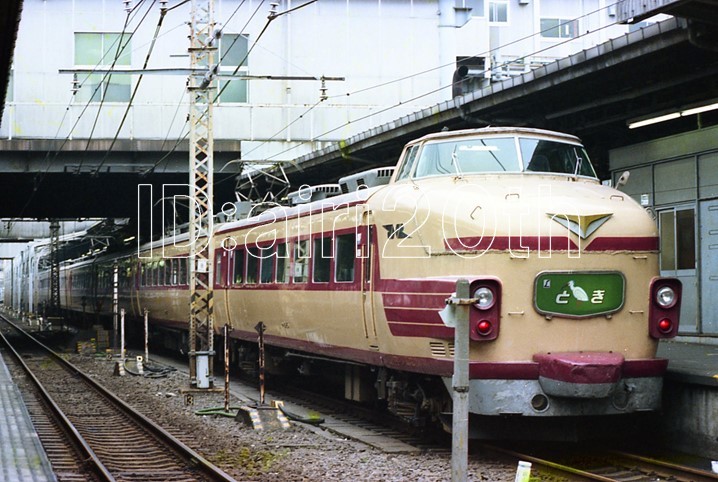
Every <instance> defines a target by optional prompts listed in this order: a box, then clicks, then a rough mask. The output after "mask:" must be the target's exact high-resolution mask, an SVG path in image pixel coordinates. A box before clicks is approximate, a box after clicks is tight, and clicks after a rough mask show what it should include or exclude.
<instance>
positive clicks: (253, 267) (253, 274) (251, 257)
mask: <svg viewBox="0 0 718 482" xmlns="http://www.w3.org/2000/svg"><path fill="white" fill-rule="evenodd" d="M259 256H260V252H259V248H247V278H246V283H247V284H255V283H257V281H258V280H259V276H258V274H259Z"/></svg>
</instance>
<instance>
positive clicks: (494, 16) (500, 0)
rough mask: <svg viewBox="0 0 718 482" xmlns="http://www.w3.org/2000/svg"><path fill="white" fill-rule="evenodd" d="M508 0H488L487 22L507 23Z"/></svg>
mask: <svg viewBox="0 0 718 482" xmlns="http://www.w3.org/2000/svg"><path fill="white" fill-rule="evenodd" d="M508 21H509V0H489V23H508Z"/></svg>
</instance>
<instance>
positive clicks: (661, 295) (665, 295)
mask: <svg viewBox="0 0 718 482" xmlns="http://www.w3.org/2000/svg"><path fill="white" fill-rule="evenodd" d="M656 303H658V305H659V306H661V307H662V308H671V307H672V306H673V305H674V304H676V292H675V291H673V288H671V287H670V286H664V287H662V288H659V289H658V291H656Z"/></svg>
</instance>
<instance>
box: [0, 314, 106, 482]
mask: <svg viewBox="0 0 718 482" xmlns="http://www.w3.org/2000/svg"><path fill="white" fill-rule="evenodd" d="M0 318H1V319H2V320H3V321H5V322H6V323H9V324H10V325H12V326H13V327H15V328H17V327H16V326H15V325H14V324H13V323H12V322H10V321H9V320H8V319H7V318H5V317H4V316H2V315H0ZM0 339H2V342H3V344H4V345H5V347H6V348H7V349H8V351H10V353H11V354H12V356H13V357H14V358H15V361H16V362H17V363H18V364H19V365H20V366H21V367H22V369H23V370H24V371H25V374H26V375H27V377H28V378H29V379H30V380H31V381H32V383H33V385H34V386H35V388H36V389H37V391H38V393H39V394H40V396H41V397H42V399H43V400H44V401H45V403H47V405H48V406H49V407H50V410H52V413H53V415H54V416H55V418H56V419H57V420H58V421H59V422H60V425H62V428H63V429H64V430H65V432H66V433H67V434H69V436H70V438H71V439H72V442H74V443H75V446H76V447H77V450H79V451H80V452H81V454H82V456H83V459H84V461H85V462H86V463H87V465H88V468H89V470H90V471H91V472H94V473H95V475H96V476H98V477H99V478H100V479H101V480H106V481H111V482H114V481H115V478H114V477H113V476H112V474H111V473H110V471H109V470H108V469H107V467H105V465H104V464H103V463H102V461H101V460H100V458H99V457H98V456H97V454H95V451H94V450H92V448H91V447H90V445H89V444H88V443H87V441H86V440H85V438H84V437H83V436H82V435H81V434H80V432H78V431H77V429H76V428H75V426H74V425H73V424H72V422H70V420H69V419H68V418H67V417H66V416H65V414H64V413H63V411H62V410H61V409H60V407H59V406H58V405H57V404H56V403H55V401H54V400H53V399H52V397H51V396H50V394H49V393H48V392H47V390H45V387H44V386H43V385H42V383H41V382H40V380H38V379H37V377H36V376H35V374H34V373H33V372H32V370H31V369H30V367H29V366H27V364H26V363H25V361H24V360H23V359H22V357H21V356H20V354H19V353H18V352H17V351H16V350H15V348H14V347H13V346H12V345H11V344H10V342H9V341H8V339H7V338H6V337H5V335H4V334H3V333H2V332H0Z"/></svg>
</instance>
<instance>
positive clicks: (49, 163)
mask: <svg viewBox="0 0 718 482" xmlns="http://www.w3.org/2000/svg"><path fill="white" fill-rule="evenodd" d="M144 1H145V0H140V2H139V3H138V4H137V5H135V6H134V7H133V8H132V9H130V10H129V11H128V12H127V18H130V17H132V18H134V16H135V15H137V13H136V11H138V9H139V8H140V7H141V5H142V4H143V3H144ZM145 18H146V16H145V17H143V18H142V20H141V21H140V23H139V24H138V28H139V26H140V25H141V24H142V22H143V21H144V19H145ZM130 21H131V20H130ZM128 23H129V22H128V21H127V20H126V21H125V26H127V25H128ZM133 33H134V32H133ZM123 36H124V31H123V33H122V34H121V35H120V36H119V37H118V39H117V40H116V42H121V39H122V37H123ZM125 46H126V44H125ZM122 50H124V47H123V49H122ZM108 53H109V49H108V51H107V52H105V54H104V55H103V57H102V58H101V59H100V60H99V61H98V63H97V64H96V65H95V67H94V69H93V72H94V71H95V70H96V69H98V68H99V66H100V65H102V62H103V60H104V57H105V56H106V55H107V54H108ZM116 60H117V58H116V59H115V61H116ZM91 75H92V72H90V73H89V74H88V76H87V77H86V78H85V79H84V80H83V82H82V83H80V87H81V86H82V85H83V83H84V82H85V81H87V80H88V79H89V78H90V76H91ZM106 75H107V74H105V77H103V80H102V82H104V80H105V78H106ZM102 82H100V83H99V84H98V86H97V87H96V88H95V90H94V91H93V93H92V95H90V98H89V99H88V101H87V102H86V103H85V105H84V107H83V109H82V111H81V112H80V115H79V116H78V118H77V119H76V120H75V123H74V124H73V126H72V128H71V129H70V131H69V133H68V134H67V136H65V139H64V140H63V141H62V143H61V144H60V146H59V147H58V148H57V149H56V150H55V155H54V156H53V157H52V159H50V156H51V155H52V152H53V151H52V149H50V150H48V151H47V153H46V155H45V159H44V160H45V161H46V162H47V166H46V167H45V170H44V171H43V172H41V173H39V174H36V176H35V178H34V181H33V182H34V185H33V190H32V192H31V193H30V196H29V198H28V200H27V202H26V203H25V204H24V206H23V207H22V209H21V210H20V214H19V216H18V217H20V218H21V217H22V216H23V214H24V213H25V210H26V209H27V208H28V206H29V205H30V203H31V202H32V200H33V199H34V197H35V194H36V193H37V191H38V189H39V188H40V185H41V184H42V182H43V181H44V179H45V177H46V176H47V174H48V173H49V172H50V169H51V168H52V166H53V164H54V162H55V160H56V159H57V157H58V156H59V155H60V152H62V149H63V148H64V147H65V145H66V144H67V143H68V142H69V141H70V139H71V138H72V133H73V132H74V130H75V128H76V127H77V125H78V124H79V123H80V120H81V118H82V116H83V115H84V114H85V112H86V111H87V109H88V107H89V106H90V103H91V102H92V99H93V98H94V96H95V94H96V92H97V90H98V89H99V87H100V86H101V85H102ZM74 95H75V93H73V94H72V96H71V97H70V102H69V103H68V105H67V107H66V108H65V113H64V114H63V117H62V121H61V122H60V125H59V126H58V128H57V133H56V134H55V137H56V138H57V136H58V135H59V133H60V130H61V129H62V126H63V124H64V122H65V119H66V118H67V114H68V113H69V111H70V107H71V106H72V101H73V99H74Z"/></svg>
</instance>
